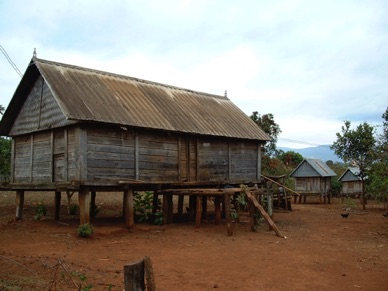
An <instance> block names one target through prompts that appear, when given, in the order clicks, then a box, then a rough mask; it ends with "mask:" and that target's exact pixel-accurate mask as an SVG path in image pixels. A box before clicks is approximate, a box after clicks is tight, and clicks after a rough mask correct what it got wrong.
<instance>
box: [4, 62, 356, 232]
mask: <svg viewBox="0 0 388 291" xmlns="http://www.w3.org/2000/svg"><path fill="white" fill-rule="evenodd" d="M0 134H1V135H3V136H9V137H12V158H11V168H12V169H11V177H10V183H9V184H7V185H6V187H3V188H2V190H7V191H9V190H11V191H15V192H16V201H17V202H16V209H17V211H16V217H17V219H22V217H23V204H24V192H25V191H48V192H54V193H55V201H56V209H57V210H56V214H55V218H56V219H58V220H59V219H60V218H59V208H60V201H61V193H62V192H66V193H74V192H78V193H79V207H80V224H85V223H90V215H91V213H90V211H91V210H90V207H89V205H94V203H95V202H94V201H95V197H96V194H97V193H98V192H120V193H123V212H124V215H125V221H126V225H127V227H132V226H133V224H134V209H133V196H134V192H135V191H145V190H148V191H154V209H155V208H156V206H157V205H156V203H157V200H158V195H163V215H164V222H165V223H169V222H172V217H173V213H172V212H173V206H172V200H173V199H172V197H173V195H178V196H179V205H178V213H179V214H182V211H183V205H184V197H185V194H189V197H190V201H189V205H190V208H193V209H196V212H197V217H196V225H199V224H200V216H201V213H203V212H206V207H207V205H206V200H207V197H206V194H207V195H213V196H215V203H216V220H219V219H220V217H221V206H220V204H221V203H222V201H223V203H222V205H223V206H222V207H223V211H224V213H225V205H224V204H225V199H224V198H222V197H221V195H223V194H224V193H225V191H226V190H225V189H224V190H220V189H223V188H225V187H227V188H229V189H230V188H233V187H234V188H236V189H237V190H236V191H239V190H241V189H240V188H239V187H240V185H241V184H244V185H249V186H254V185H255V186H256V188H257V185H263V178H262V177H263V176H262V173H261V168H262V164H261V156H262V149H263V146H264V144H265V142H266V141H268V140H270V139H271V138H270V136H268V135H267V134H266V133H265V132H264V131H263V130H262V129H261V128H260V127H258V126H257V124H255V123H254V122H253V121H252V120H251V119H250V118H249V117H248V116H246V115H245V114H244V113H243V112H242V111H241V110H240V109H239V108H237V107H236V106H235V105H234V104H233V103H232V102H231V101H230V100H229V99H228V98H227V96H216V95H211V94H207V93H202V92H196V91H192V90H188V89H183V88H178V87H174V86H170V85H164V84H160V83H156V82H151V81H146V80H141V79H136V78H132V77H126V76H122V75H116V74H113V73H108V72H102V71H97V70H93V69H87V68H82V67H78V66H74V65H67V64H62V63H57V62H52V61H47V60H42V59H38V58H36V57H35V56H34V57H33V59H32V60H31V62H30V64H29V66H28V68H27V71H26V72H25V74H24V76H23V78H22V80H21V82H20V84H19V86H18V88H17V90H16V92H15V94H14V96H13V98H12V100H11V102H10V104H9V106H8V107H7V110H6V111H5V113H4V116H3V118H2V120H1V122H0ZM345 174H346V173H345ZM345 174H344V175H345ZM290 176H291V177H294V178H295V190H296V191H292V190H291V189H288V188H287V187H285V186H284V185H283V184H281V183H280V184H279V182H276V181H275V180H277V181H280V180H279V179H278V178H279V177H272V178H271V177H265V179H266V180H265V182H266V183H268V182H270V183H271V185H274V186H275V187H276V188H278V187H279V186H280V187H282V189H283V191H285V192H284V194H285V195H286V197H285V200H286V202H285V204H286V205H283V206H284V207H285V208H288V209H291V207H290V206H287V203H290V201H291V199H290V198H291V195H292V194H293V195H294V197H295V199H294V203H296V202H297V200H296V198H297V196H299V203H300V202H301V199H302V197H304V200H303V201H304V202H306V197H307V196H310V195H315V196H319V197H321V198H322V197H323V199H324V202H326V198H328V202H329V203H330V197H331V183H330V179H331V178H332V177H333V176H335V173H334V172H333V171H332V170H331V169H330V168H328V166H327V165H326V164H325V163H323V162H322V161H320V160H316V159H305V160H304V161H303V162H302V163H301V164H300V165H298V166H297V167H296V168H295V169H294V171H293V172H292V173H291V175H290ZM345 176H346V177H347V175H345ZM272 179H274V180H272ZM283 181H284V179H283ZM264 184H265V183H264ZM199 188H205V190H199ZM192 189H194V190H192ZM206 189H207V190H206ZM214 189H216V190H214ZM345 189H346V191H349V187H348V186H347V188H345ZM288 190H290V191H292V193H290V195H289V196H287V191H288ZM236 191H233V190H230V191H229V194H231V195H233V194H235V193H236ZM190 194H191V195H190ZM217 194H219V195H217ZM217 196H220V197H217ZM278 198H279V199H278V202H279V201H280V200H281V199H282V197H280V196H279V197H278ZM283 199H284V197H283ZM288 199H290V201H289V202H288ZM275 200H276V199H275ZM202 216H203V215H202Z"/></svg>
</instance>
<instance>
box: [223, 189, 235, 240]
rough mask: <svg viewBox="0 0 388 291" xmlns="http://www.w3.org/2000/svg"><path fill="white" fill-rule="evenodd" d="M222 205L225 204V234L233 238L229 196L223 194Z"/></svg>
mask: <svg viewBox="0 0 388 291" xmlns="http://www.w3.org/2000/svg"><path fill="white" fill-rule="evenodd" d="M224 204H225V218H226V233H227V234H228V236H233V228H232V216H231V215H230V198H229V194H224Z"/></svg>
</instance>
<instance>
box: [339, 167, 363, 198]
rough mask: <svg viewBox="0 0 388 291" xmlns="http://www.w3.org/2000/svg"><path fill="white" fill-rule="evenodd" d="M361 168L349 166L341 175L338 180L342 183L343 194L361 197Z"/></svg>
mask: <svg viewBox="0 0 388 291" xmlns="http://www.w3.org/2000/svg"><path fill="white" fill-rule="evenodd" d="M359 173H360V169H359V168H357V167H349V168H347V169H346V171H345V172H344V173H343V174H342V175H341V177H339V179H338V181H339V182H341V183H342V189H341V196H342V197H344V196H353V197H359V196H361V195H362V180H361V178H360V176H359Z"/></svg>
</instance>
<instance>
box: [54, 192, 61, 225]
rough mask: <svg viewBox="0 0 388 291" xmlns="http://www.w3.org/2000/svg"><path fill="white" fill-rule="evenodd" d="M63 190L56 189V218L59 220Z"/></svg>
mask: <svg viewBox="0 0 388 291" xmlns="http://www.w3.org/2000/svg"><path fill="white" fill-rule="evenodd" d="M61 196H62V195H61V191H55V220H57V221H58V220H59V218H60V217H59V216H60V212H61Z"/></svg>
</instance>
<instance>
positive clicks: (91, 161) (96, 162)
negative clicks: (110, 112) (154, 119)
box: [86, 128, 135, 180]
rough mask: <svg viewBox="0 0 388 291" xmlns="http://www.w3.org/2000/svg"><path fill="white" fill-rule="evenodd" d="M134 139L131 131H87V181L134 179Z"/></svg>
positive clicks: (92, 129) (96, 129) (93, 129)
mask: <svg viewBox="0 0 388 291" xmlns="http://www.w3.org/2000/svg"><path fill="white" fill-rule="evenodd" d="M134 142H135V138H134V133H133V132H132V131H125V130H121V129H119V128H117V129H114V128H113V129H112V128H111V129H110V130H108V129H99V128H89V129H88V130H87V149H86V150H87V159H86V165H87V180H105V179H108V180H109V179H134V177H135V150H134V149H135V146H134Z"/></svg>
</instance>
